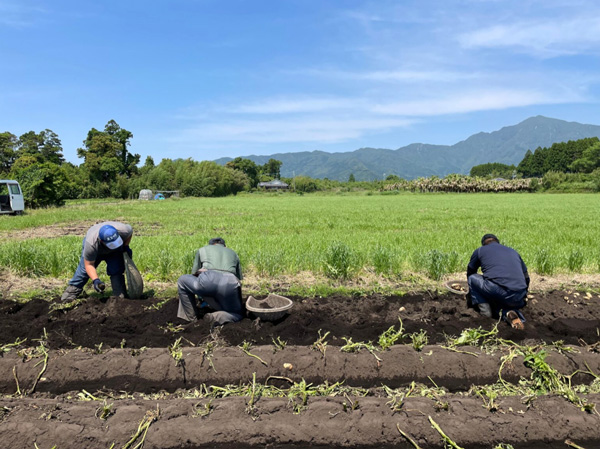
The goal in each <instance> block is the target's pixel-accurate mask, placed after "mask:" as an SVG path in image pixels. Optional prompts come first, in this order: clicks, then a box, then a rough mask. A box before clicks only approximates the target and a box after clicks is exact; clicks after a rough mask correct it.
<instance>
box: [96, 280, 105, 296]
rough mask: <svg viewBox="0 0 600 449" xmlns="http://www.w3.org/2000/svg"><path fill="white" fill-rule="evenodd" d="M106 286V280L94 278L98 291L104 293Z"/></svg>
mask: <svg viewBox="0 0 600 449" xmlns="http://www.w3.org/2000/svg"><path fill="white" fill-rule="evenodd" d="M105 288H106V285H105V284H104V282H102V281H101V280H100V279H94V290H96V291H97V292H98V293H102V292H103V291H104V289H105Z"/></svg>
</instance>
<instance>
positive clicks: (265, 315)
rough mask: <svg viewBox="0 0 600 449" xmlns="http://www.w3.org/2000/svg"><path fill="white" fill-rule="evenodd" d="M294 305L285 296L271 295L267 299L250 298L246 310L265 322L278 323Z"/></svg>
mask: <svg viewBox="0 0 600 449" xmlns="http://www.w3.org/2000/svg"><path fill="white" fill-rule="evenodd" d="M293 305H294V303H293V302H292V300H291V299H289V298H286V297H285V296H279V295H273V294H270V295H269V296H267V297H266V298H265V299H256V298H254V297H253V296H248V299H247V300H246V309H248V311H249V312H252V314H253V315H254V316H256V317H258V318H260V319H261V320H263V321H277V320H278V319H280V318H283V317H284V316H285V314H286V313H288V312H289V310H290V309H291V308H292V306H293Z"/></svg>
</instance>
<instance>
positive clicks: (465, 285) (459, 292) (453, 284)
mask: <svg viewBox="0 0 600 449" xmlns="http://www.w3.org/2000/svg"><path fill="white" fill-rule="evenodd" d="M456 285H460V287H461V289H457V288H456ZM444 287H446V288H447V289H448V290H450V291H451V292H452V293H456V294H457V295H466V294H467V293H469V284H468V282H467V281H448V282H446V283H445V284H444Z"/></svg>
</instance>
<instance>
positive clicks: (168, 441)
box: [0, 395, 600, 449]
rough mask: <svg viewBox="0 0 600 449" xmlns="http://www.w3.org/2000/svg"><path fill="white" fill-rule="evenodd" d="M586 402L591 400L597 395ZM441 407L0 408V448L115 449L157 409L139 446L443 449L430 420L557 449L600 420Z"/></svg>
mask: <svg viewBox="0 0 600 449" xmlns="http://www.w3.org/2000/svg"><path fill="white" fill-rule="evenodd" d="M350 399H351V400H352V401H354V400H356V401H358V408H356V409H354V410H352V409H351V407H348V404H349V400H350ZM588 399H589V400H590V401H598V400H600V395H590V396H589V397H588ZM444 400H447V402H448V405H449V408H448V411H439V408H436V404H435V401H433V400H431V399H427V398H408V399H406V400H405V401H404V405H403V407H402V409H401V411H400V412H393V411H392V410H391V409H390V407H389V405H387V404H386V403H387V402H388V401H387V399H383V398H358V399H357V398H341V397H333V398H332V397H327V398H311V399H310V400H309V402H308V406H307V407H306V409H305V410H303V411H301V412H300V413H298V414H294V413H293V411H292V407H291V405H290V403H289V401H288V400H287V399H266V398H261V399H260V400H258V402H257V403H256V404H255V407H253V408H252V409H251V410H250V412H251V413H248V411H247V408H248V402H247V401H248V398H242V397H230V398H223V399H215V400H213V402H212V404H211V405H212V407H213V411H212V413H210V414H209V415H208V416H205V417H199V416H197V415H196V414H195V409H200V410H201V409H203V406H204V404H207V403H208V401H207V400H206V399H205V400H198V399H168V400H126V399H123V400H114V401H112V400H111V401H109V402H111V403H112V404H113V408H112V410H113V412H114V414H113V415H112V416H110V417H109V418H108V419H107V420H106V421H104V420H101V419H99V418H97V417H96V415H97V413H98V407H99V406H100V405H101V404H102V403H99V402H95V401H91V402H77V401H68V400H61V399H1V400H0V407H6V408H5V409H3V410H4V412H3V415H2V417H1V418H0V419H1V421H0V434H1V435H2V440H3V444H4V446H5V447H10V448H11V449H21V448H22V449H30V448H32V447H34V444H37V446H38V447H40V448H50V447H53V446H55V445H56V447H59V448H83V447H94V448H108V447H110V446H111V444H113V443H116V445H115V447H122V446H123V445H124V444H125V443H126V442H127V441H129V439H130V438H131V436H132V435H133V434H134V433H135V432H136V430H137V428H138V425H139V423H140V421H141V420H142V419H143V418H144V416H145V415H146V413H147V412H149V411H156V409H157V407H158V409H159V410H160V415H159V418H158V419H157V420H156V421H155V422H154V423H153V424H151V426H150V428H149V430H148V433H147V435H146V439H145V447H148V448H162V449H171V448H173V449H175V448H179V449H182V448H183V449H192V448H194V449H200V448H221V449H229V448H231V449H234V448H242V449H246V448H265V447H269V448H278V449H298V448H300V449H314V448H326V447H327V448H383V449H388V448H389V449H391V448H400V449H414V446H412V445H411V444H410V443H409V442H408V441H407V440H406V439H405V438H404V437H402V436H401V435H400V433H399V431H398V428H397V426H398V427H399V428H400V429H402V430H403V431H404V432H406V433H408V434H409V435H410V436H411V437H412V438H413V439H414V440H415V441H416V442H417V444H419V446H420V447H421V448H422V449H439V448H442V447H444V444H443V441H442V438H441V436H440V435H439V433H438V432H437V431H436V430H434V429H433V428H432V426H431V424H430V422H429V419H428V417H429V416H431V417H432V418H433V419H434V420H435V422H436V423H437V424H438V425H439V426H440V427H441V429H442V430H443V431H444V432H445V433H446V434H447V435H448V436H449V437H450V438H452V440H454V441H455V442H456V443H457V444H459V445H460V446H461V447H463V448H465V449H491V448H492V447H495V446H496V445H497V444H499V443H506V444H512V445H513V446H514V447H515V449H525V448H527V449H542V448H543V449H554V448H556V449H558V448H560V449H564V448H565V447H567V446H565V443H564V441H565V440H567V439H570V440H572V441H574V442H576V443H577V444H579V445H581V446H583V447H586V448H593V447H599V446H600V433H598V428H599V427H600V417H599V416H598V415H597V414H589V413H585V412H582V411H580V410H579V409H578V408H577V407H575V406H573V405H570V404H568V403H566V401H565V400H564V399H563V398H560V397H556V396H546V397H540V398H537V399H536V400H535V401H534V402H533V405H531V406H527V405H525V404H523V403H522V401H521V399H520V398H517V397H506V398H502V399H499V400H498V405H499V410H498V411H496V412H490V411H488V410H487V409H486V408H485V407H483V406H482V401H481V400H480V399H476V398H470V397H461V396H445V397H444ZM344 403H346V407H345V406H344ZM467 423H468V424H467ZM139 441H140V440H138V441H137V442H139Z"/></svg>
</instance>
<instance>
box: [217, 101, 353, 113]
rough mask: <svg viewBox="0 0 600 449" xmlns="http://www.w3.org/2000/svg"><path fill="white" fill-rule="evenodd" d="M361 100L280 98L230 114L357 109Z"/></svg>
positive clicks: (230, 110) (233, 110)
mask: <svg viewBox="0 0 600 449" xmlns="http://www.w3.org/2000/svg"><path fill="white" fill-rule="evenodd" d="M360 103H361V101H360V100H351V99H347V98H296V99H294V98H279V99H268V100H263V101H260V102H255V103H250V104H244V105H238V106H234V107H232V108H230V109H228V112H232V113H237V114H289V113H298V112H318V111H326V110H334V109H346V108H351V107H357V106H359V104H360Z"/></svg>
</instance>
